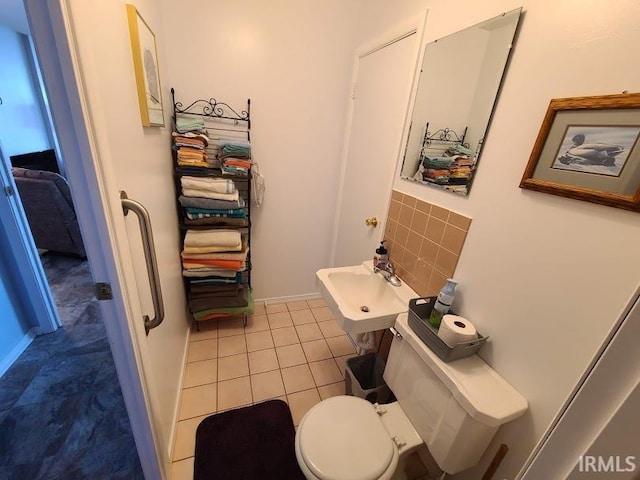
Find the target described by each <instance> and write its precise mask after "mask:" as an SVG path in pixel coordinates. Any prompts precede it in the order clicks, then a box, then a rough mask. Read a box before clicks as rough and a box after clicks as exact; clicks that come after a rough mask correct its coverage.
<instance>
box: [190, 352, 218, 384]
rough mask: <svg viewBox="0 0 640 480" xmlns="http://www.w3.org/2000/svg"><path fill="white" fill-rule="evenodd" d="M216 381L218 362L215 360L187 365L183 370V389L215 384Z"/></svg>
mask: <svg viewBox="0 0 640 480" xmlns="http://www.w3.org/2000/svg"><path fill="white" fill-rule="evenodd" d="M217 380H218V361H217V360H216V359H213V360H201V361H199V362H191V363H187V366H186V368H185V372H184V385H183V388H189V387H196V386H198V385H204V384H206V383H215V382H216V381H217Z"/></svg>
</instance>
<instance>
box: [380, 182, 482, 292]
mask: <svg viewBox="0 0 640 480" xmlns="http://www.w3.org/2000/svg"><path fill="white" fill-rule="evenodd" d="M470 226H471V219H470V218H468V217H465V216H463V215H460V214H458V213H455V212H452V211H450V210H447V209H446V208H442V207H439V206H438V205H433V204H430V203H427V202H425V201H423V200H419V199H417V198H415V197H412V196H411V195H406V194H403V193H401V192H398V191H396V190H394V191H393V192H392V194H391V202H390V204H389V212H388V214H387V224H386V227H385V233H384V238H385V240H386V241H387V243H386V245H387V248H388V249H389V258H390V260H391V262H392V263H393V265H394V266H395V268H396V273H397V274H398V276H399V277H400V278H401V279H402V280H404V281H405V282H406V283H407V284H408V285H409V286H410V287H411V288H413V289H414V290H415V291H416V292H418V293H419V294H420V295H421V296H430V295H437V294H438V292H439V291H440V289H441V288H442V286H443V285H444V284H445V281H446V279H447V278H450V277H453V274H454V272H455V269H456V265H457V264H458V258H459V257H460V253H461V252H462V247H463V245H464V241H465V239H466V237H467V232H468V231H469V227H470Z"/></svg>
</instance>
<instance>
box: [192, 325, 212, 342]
mask: <svg viewBox="0 0 640 480" xmlns="http://www.w3.org/2000/svg"><path fill="white" fill-rule="evenodd" d="M199 328H200V331H198V327H196V325H195V324H194V325H192V326H191V335H190V336H189V341H190V342H195V341H197V340H207V339H209V338H218V322H215V321H213V322H200V324H199Z"/></svg>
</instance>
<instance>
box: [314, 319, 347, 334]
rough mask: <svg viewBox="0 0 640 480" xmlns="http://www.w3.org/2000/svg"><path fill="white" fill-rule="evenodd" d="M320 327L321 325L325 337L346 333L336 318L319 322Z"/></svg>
mask: <svg viewBox="0 0 640 480" xmlns="http://www.w3.org/2000/svg"><path fill="white" fill-rule="evenodd" d="M318 327H320V330H321V331H322V335H324V337H325V338H329V337H339V336H341V335H344V330H342V329H341V328H340V325H338V322H336V321H335V320H328V321H326V322H318Z"/></svg>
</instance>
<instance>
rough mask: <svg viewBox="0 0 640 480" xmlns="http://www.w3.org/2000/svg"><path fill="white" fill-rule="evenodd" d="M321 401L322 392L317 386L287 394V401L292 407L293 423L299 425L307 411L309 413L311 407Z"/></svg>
mask: <svg viewBox="0 0 640 480" xmlns="http://www.w3.org/2000/svg"><path fill="white" fill-rule="evenodd" d="M319 402H320V394H319V393H318V390H317V389H315V388H312V389H310V390H304V391H302V392H296V393H292V394H291V395H287V403H288V404H289V408H290V409H291V416H292V417H293V424H294V425H296V426H298V425H299V424H300V420H302V417H304V415H305V413H307V412H308V411H309V409H310V408H311V407H313V406H314V405H315V404H316V403H319Z"/></svg>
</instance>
